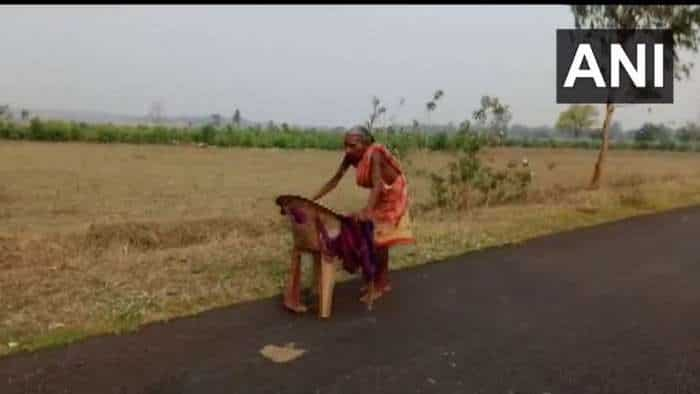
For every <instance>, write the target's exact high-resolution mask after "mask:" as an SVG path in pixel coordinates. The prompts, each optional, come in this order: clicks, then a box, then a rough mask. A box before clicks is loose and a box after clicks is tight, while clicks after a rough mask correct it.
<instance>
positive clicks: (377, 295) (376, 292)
mask: <svg viewBox="0 0 700 394" xmlns="http://www.w3.org/2000/svg"><path fill="white" fill-rule="evenodd" d="M384 293H385V292H384V291H382V290H378V289H375V290H374V297H372V302H374V301H376V300H377V299H379V298H380V297H381V296H383V295H384ZM360 302H362V303H365V304H368V303H369V302H370V299H369V292H367V294H365V295H363V296H362V297H360Z"/></svg>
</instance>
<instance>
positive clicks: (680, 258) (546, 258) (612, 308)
mask: <svg viewBox="0 0 700 394" xmlns="http://www.w3.org/2000/svg"><path fill="white" fill-rule="evenodd" d="M393 280H394V285H395V286H394V287H395V288H394V292H393V293H392V294H390V295H389V296H387V297H385V298H384V299H382V300H381V301H380V302H378V304H376V305H375V306H376V309H375V310H374V311H373V312H367V311H366V310H365V309H364V308H363V305H361V304H359V302H357V292H358V283H357V282H353V283H348V284H343V285H341V286H340V287H339V288H338V289H337V291H336V297H337V298H336V303H335V305H334V316H333V318H332V319H331V320H330V321H317V320H316V319H315V317H314V316H313V315H306V316H303V317H297V316H294V315H291V314H288V313H286V312H284V311H283V310H281V309H280V305H279V303H280V300H279V299H277V298H275V299H271V300H264V301H260V302H254V303H249V304H243V305H238V306H234V307H230V308H225V309H219V310H215V311H211V312H208V313H205V314H203V315H201V316H199V317H197V318H188V319H181V320H176V321H173V322H170V323H165V324H156V325H151V326H148V327H146V328H145V329H143V330H141V331H139V332H138V333H136V334H134V335H128V336H105V337H98V338H93V339H90V340H87V341H85V342H83V343H80V344H76V345H74V346H69V347H66V348H63V349H53V350H48V351H43V352H38V353H34V354H24V355H17V356H13V357H9V358H4V359H0V393H3V394H14V393H86V394H108V393H152V394H156V393H158V394H176V393H177V394H184V393H188V394H189V393H227V394H230V393H246V394H248V393H323V394H326V393H328V394H330V393H363V394H370V393H397V394H406V393H488V394H490V393H494V394H508V393H513V394H514V393H536V394H542V393H551V394H560V393H561V394H564V393H567V394H588V393H631V394H642V393H644V394H647V393H649V394H651V393H659V394H677V393H700V207H694V208H689V209H683V210H678V211H674V212H670V213H666V214H662V215H656V216H647V217H641V218H636V219H631V220H625V221H622V222H617V223H612V224H607V225H602V226H597V227H592V228H588V229H584V230H578V231H575V232H568V233H562V234H558V235H554V236H549V237H544V238H540V239H536V240H533V241H530V242H528V243H526V244H524V245H520V246H515V247H505V248H499V249H490V250H486V251H482V252H477V253H472V254H468V255H466V256H462V257H458V258H454V259H451V260H449V261H445V262H440V263H435V264H429V265H425V266H421V267H417V268H413V269H408V270H404V271H400V272H395V273H393ZM287 342H295V343H296V344H297V347H301V348H304V349H307V351H308V352H307V353H306V354H304V355H303V356H302V357H301V358H299V359H297V360H295V361H292V362H290V363H287V364H274V363H272V362H270V361H269V360H267V359H266V358H264V357H262V356H261V355H260V354H259V353H258V351H259V350H260V349H261V348H262V347H263V346H265V345H267V344H276V345H283V344H285V343H287Z"/></svg>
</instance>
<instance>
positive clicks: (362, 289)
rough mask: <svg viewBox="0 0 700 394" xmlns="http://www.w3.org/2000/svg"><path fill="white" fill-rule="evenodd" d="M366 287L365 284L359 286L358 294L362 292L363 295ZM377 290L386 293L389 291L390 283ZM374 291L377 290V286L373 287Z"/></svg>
mask: <svg viewBox="0 0 700 394" xmlns="http://www.w3.org/2000/svg"><path fill="white" fill-rule="evenodd" d="M367 288H368V286H367V285H364V286H362V287H361V288H360V294H363V295H364V294H365V293H367ZM379 290H381V291H382V292H383V293H388V292H390V291H391V285H390V284H387V285H385V286H384V288H382V289H379ZM375 291H377V288H375Z"/></svg>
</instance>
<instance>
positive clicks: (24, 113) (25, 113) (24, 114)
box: [21, 109, 29, 120]
mask: <svg viewBox="0 0 700 394" xmlns="http://www.w3.org/2000/svg"><path fill="white" fill-rule="evenodd" d="M21 117H22V120H27V119H29V111H28V110H26V109H23V110H22V112H21Z"/></svg>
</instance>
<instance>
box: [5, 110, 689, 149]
mask: <svg viewBox="0 0 700 394" xmlns="http://www.w3.org/2000/svg"><path fill="white" fill-rule="evenodd" d="M437 130H439V129H437ZM437 130H436V129H435V128H433V129H432V130H431V131H430V132H426V131H425V129H423V128H404V129H379V130H375V132H374V134H375V137H376V139H377V141H379V142H381V143H384V144H386V145H388V146H390V147H392V149H396V150H398V151H400V152H405V151H407V150H410V149H430V150H460V149H463V148H464V147H465V144H467V143H468V138H467V137H466V133H464V132H460V131H459V129H457V128H451V129H443V131H437ZM0 139H10V140H29V141H56V142H61V141H63V142H68V141H78V142H93V143H129V144H173V143H203V144H207V145H215V146H221V147H257V148H281V149H305V148H308V149H326V150H337V149H341V148H342V146H343V138H342V134H341V133H340V132H339V130H338V129H328V130H325V129H324V130H321V129H299V128H292V127H289V126H287V125H285V124H282V125H281V126H278V125H274V124H270V125H267V126H265V127H262V126H255V127H236V126H233V125H226V126H218V127H216V126H213V125H206V126H201V127H192V128H181V127H165V126H124V125H111V124H87V123H79V122H65V121H58V120H48V121H42V120H40V119H38V118H34V119H32V120H31V121H29V122H14V121H0ZM489 143H490V144H491V145H500V146H512V147H533V148H535V147H551V148H578V149H599V148H600V144H601V141H600V137H599V135H597V136H593V138H591V137H590V136H589V137H583V138H578V139H573V138H565V137H562V136H561V135H559V134H557V132H556V131H554V130H553V129H547V128H540V129H537V128H535V129H527V128H525V127H524V126H519V125H513V126H512V127H511V128H509V129H508V130H507V133H506V134H505V136H503V137H501V138H491V139H490V140H489ZM611 149H656V150H672V151H696V152H699V151H700V128H698V126H697V125H694V124H688V125H686V126H683V127H681V128H678V129H677V130H671V129H669V128H666V127H665V126H662V125H654V124H645V125H644V126H643V127H641V128H640V129H639V130H636V131H630V132H627V133H623V134H622V135H615V136H612V135H611Z"/></svg>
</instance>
